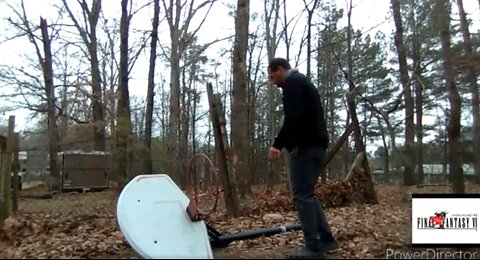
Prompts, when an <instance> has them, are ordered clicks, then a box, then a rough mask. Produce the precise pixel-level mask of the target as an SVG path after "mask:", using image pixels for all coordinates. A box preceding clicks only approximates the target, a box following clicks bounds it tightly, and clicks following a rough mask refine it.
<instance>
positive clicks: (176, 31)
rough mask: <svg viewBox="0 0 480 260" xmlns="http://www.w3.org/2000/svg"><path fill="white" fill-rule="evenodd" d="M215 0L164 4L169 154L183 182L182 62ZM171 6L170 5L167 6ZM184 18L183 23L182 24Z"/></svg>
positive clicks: (191, 0) (172, 0)
mask: <svg viewBox="0 0 480 260" xmlns="http://www.w3.org/2000/svg"><path fill="white" fill-rule="evenodd" d="M215 1H216V0H205V1H203V2H200V3H199V4H198V5H195V3H198V2H197V1H195V0H190V2H189V3H188V2H187V1H185V2H183V1H182V0H170V1H167V0H162V3H163V8H164V10H165V13H166V19H167V22H168V26H169V29H170V40H171V46H170V47H171V48H170V54H169V57H168V60H169V63H170V111H169V120H168V128H167V131H168V134H167V152H168V154H170V156H171V162H172V163H173V165H172V166H173V167H172V170H173V175H174V176H173V177H174V178H177V180H178V179H180V178H181V175H182V172H181V171H182V166H181V165H180V160H179V159H180V154H179V149H178V147H179V141H180V139H179V137H180V127H181V118H180V94H181V93H180V74H181V73H180V72H181V64H180V60H181V58H182V55H183V54H184V52H185V50H186V47H187V46H188V45H189V44H190V43H191V42H192V41H193V40H194V38H195V36H196V34H197V33H198V31H199V30H200V28H201V27H202V25H203V23H204V21H205V19H206V16H207V15H208V13H209V11H210V8H211V7H212V5H213V4H214V3H215ZM167 3H168V4H167ZM205 7H208V11H207V14H206V15H205V17H204V18H203V20H202V21H201V22H200V24H199V25H198V27H197V28H195V29H194V30H193V32H190V24H191V21H192V19H193V18H194V17H195V15H196V14H197V12H199V11H200V10H201V9H203V8H205ZM182 15H185V16H184V19H183V21H182Z"/></svg>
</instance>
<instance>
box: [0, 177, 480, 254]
mask: <svg viewBox="0 0 480 260" xmlns="http://www.w3.org/2000/svg"><path fill="white" fill-rule="evenodd" d="M376 190H377V195H378V198H379V204H375V205H369V204H355V203H354V204H352V205H349V206H345V207H336V208H327V209H326V215H327V217H328V219H329V221H330V224H331V227H332V230H333V232H334V234H335V237H336V238H337V240H338V242H339V244H340V248H339V249H338V250H336V251H335V252H333V253H332V254H330V255H329V258H341V257H344V258H347V259H350V258H367V257H371V258H385V257H386V256H387V255H386V252H387V249H391V250H398V251H399V252H400V251H402V252H412V249H410V248H409V245H410V239H411V238H410V236H411V233H410V223H411V222H410V221H411V220H410V219H411V210H410V206H411V204H410V201H408V200H407V201H402V199H401V198H402V196H401V193H400V189H399V188H398V187H389V186H377V187H376ZM25 192H28V191H25ZM412 192H422V193H426V192H451V190H450V187H449V186H435V187H424V188H418V187H412V188H408V190H407V194H410V193H412ZM467 192H474V193H480V186H467ZM116 197H117V195H116V193H115V192H114V191H105V192H96V193H85V194H81V193H71V194H70V193H69V194H56V195H55V196H54V197H53V198H52V199H41V200H40V199H21V200H20V202H19V211H18V212H17V213H16V214H15V215H13V216H12V217H10V218H9V219H7V220H6V221H5V222H4V223H2V224H1V226H0V257H4V258H47V257H51V258H115V257H118V258H139V256H138V255H137V254H136V253H135V252H134V251H133V250H132V249H131V248H130V246H129V245H128V243H127V242H126V240H125V239H124V238H123V236H122V233H121V232H120V231H119V229H118V227H117V224H116V218H115V214H114V212H115V206H116ZM409 197H410V196H407V198H409ZM246 201H247V202H248V203H245V205H248V206H246V212H248V214H246V215H245V216H244V217H241V218H238V219H232V218H227V217H225V215H224V214H223V211H222V207H221V206H220V208H219V210H218V212H217V213H216V214H213V215H212V216H211V218H210V219H209V221H208V223H210V224H211V225H212V226H214V227H215V228H216V229H218V230H220V231H221V232H224V233H235V232H242V231H248V230H258V229H262V228H268V227H276V226H279V225H284V224H290V223H297V217H296V214H295V212H294V211H293V207H292V204H291V201H290V199H289V196H288V194H287V192H286V191H284V190H282V189H279V190H278V189H277V190H275V191H273V192H269V193H266V192H258V193H256V195H255V196H254V197H252V198H250V199H249V200H246ZM301 239H302V236H301V232H299V231H294V232H290V233H282V234H278V235H275V236H271V237H265V238H257V239H250V240H242V241H236V242H233V243H232V244H230V245H229V246H228V247H227V248H223V249H216V250H214V254H215V256H216V257H217V258H254V257H259V258H263V259H264V258H270V259H271V258H284V254H285V252H287V251H289V250H292V249H296V248H297V247H298V246H300V245H301V242H302V240H301ZM476 256H477V258H478V257H480V253H478V254H477V255H476Z"/></svg>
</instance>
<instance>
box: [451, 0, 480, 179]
mask: <svg viewBox="0 0 480 260" xmlns="http://www.w3.org/2000/svg"><path fill="white" fill-rule="evenodd" d="M457 5H458V11H459V15H460V27H461V29H462V35H463V49H464V51H465V56H466V57H465V58H466V59H467V68H468V81H469V83H470V92H471V93H472V117H473V128H472V132H473V147H474V149H473V151H474V152H473V154H474V158H473V163H474V168H475V176H476V182H477V183H478V184H480V108H479V106H480V101H479V100H480V98H479V95H478V84H477V75H478V71H477V68H478V67H477V66H476V65H475V62H473V61H469V57H472V56H473V46H472V39H471V36H470V31H469V29H468V23H467V15H466V14H465V10H464V8H463V0H457Z"/></svg>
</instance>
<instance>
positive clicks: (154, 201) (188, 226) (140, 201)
mask: <svg viewBox="0 0 480 260" xmlns="http://www.w3.org/2000/svg"><path fill="white" fill-rule="evenodd" d="M189 202H190V200H189V199H188V197H187V196H186V195H185V194H184V193H183V191H182V190H180V188H178V186H177V185H176V184H175V183H174V182H173V181H172V179H170V177H169V176H168V175H165V174H149V175H139V176H137V177H135V178H134V179H132V180H131V181H130V182H129V183H128V184H127V185H126V186H125V188H124V189H123V190H122V192H121V194H120V197H119V198H118V202H117V221H118V224H119V226H120V230H121V232H122V233H123V235H124V236H125V238H126V240H127V241H128V243H129V244H130V246H132V248H133V249H134V250H135V251H136V252H137V253H138V254H140V255H141V256H142V257H143V258H146V259H160V258H170V259H172V258H176V259H178V258H184V259H186V258H190V259H213V258H214V257H213V253H212V248H211V245H210V241H209V237H208V232H207V227H206V225H205V223H204V221H202V220H201V221H195V222H192V221H191V220H190V217H189V216H188V214H187V213H186V208H187V206H188V204H189Z"/></svg>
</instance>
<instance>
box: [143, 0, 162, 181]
mask: <svg viewBox="0 0 480 260" xmlns="http://www.w3.org/2000/svg"><path fill="white" fill-rule="evenodd" d="M159 13H160V0H154V9H153V24H152V39H151V42H150V65H149V68H148V83H147V84H148V89H147V112H146V115H145V146H146V151H147V154H146V156H145V169H144V172H145V173H153V162H152V125H153V106H154V96H155V64H156V60H157V41H158V24H159Z"/></svg>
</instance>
